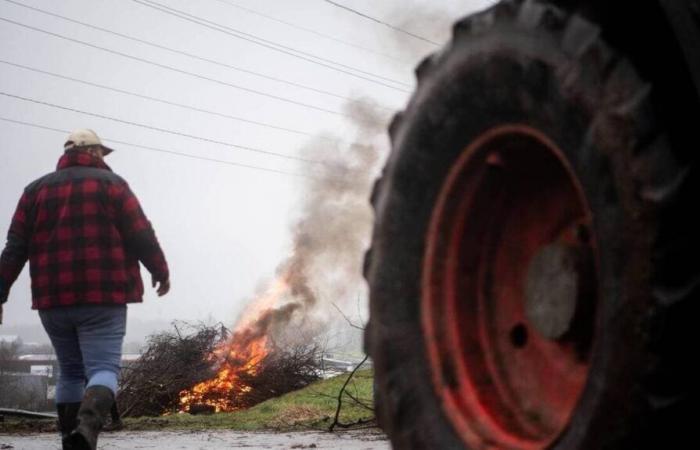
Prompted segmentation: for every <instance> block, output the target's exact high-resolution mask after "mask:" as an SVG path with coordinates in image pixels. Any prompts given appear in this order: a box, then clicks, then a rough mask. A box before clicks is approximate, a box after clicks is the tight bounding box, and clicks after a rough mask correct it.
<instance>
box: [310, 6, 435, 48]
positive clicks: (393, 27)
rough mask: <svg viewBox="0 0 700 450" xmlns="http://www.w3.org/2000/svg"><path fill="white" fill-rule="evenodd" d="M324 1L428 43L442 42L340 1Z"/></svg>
mask: <svg viewBox="0 0 700 450" xmlns="http://www.w3.org/2000/svg"><path fill="white" fill-rule="evenodd" d="M323 1H324V2H326V3H329V4H331V5H333V6H335V7H337V8H341V9H344V10H346V11H349V12H351V13H353V14H356V15H358V16H361V17H364V18H365V19H369V20H371V21H373V22H376V23H378V24H381V25H384V26H385V27H388V28H391V29H392V30H394V31H398V32H399V33H403V34H406V35H408V36H411V37H413V38H415V39H419V40H421V41H423V42H427V43H428V44H432V45H435V46H440V44H439V43H437V42H435V41H431V40H430V39H427V38H424V37H423V36H419V35H417V34H415V33H411V32H410V31H406V30H404V29H403V28H399V27H397V26H394V25H392V24H390V23H386V22H384V21H382V20H379V19H377V18H374V17H372V16H368V15H367V14H365V13H362V12H360V11H357V10H355V9H352V8H349V7H347V6H345V5H341V4H340V3H336V2H334V1H331V0H323Z"/></svg>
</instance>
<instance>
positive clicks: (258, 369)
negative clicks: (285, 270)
mask: <svg viewBox="0 0 700 450" xmlns="http://www.w3.org/2000/svg"><path fill="white" fill-rule="evenodd" d="M287 289H288V288H287V285H286V284H285V283H283V282H279V283H277V284H276V285H275V286H274V287H273V288H272V289H270V290H269V291H268V292H267V293H265V294H264V295H263V296H261V297H258V298H257V299H256V301H254V302H253V303H252V304H251V307H250V308H249V310H248V311H247V312H246V314H245V315H244V317H243V319H241V320H240V321H239V323H238V325H237V327H236V331H235V332H234V333H233V334H232V335H231V337H230V339H228V340H226V341H225V342H223V343H222V344H221V345H219V346H218V348H217V349H216V350H215V351H214V353H213V362H214V367H215V368H216V369H215V374H214V376H213V377H211V378H209V379H207V380H205V381H202V382H200V383H197V384H196V385H194V386H193V387H191V388H189V389H186V390H183V391H182V392H180V411H182V412H197V411H200V410H210V411H215V412H222V411H235V410H238V409H242V408H248V407H250V406H253V405H255V404H257V403H260V402H262V401H265V400H267V399H269V398H272V397H276V396H279V395H282V394H284V393H287V392H291V391H294V390H297V389H300V388H302V387H304V386H306V385H308V384H309V383H311V382H312V381H315V380H316V379H318V378H319V374H320V371H319V368H320V361H321V356H322V355H321V350H320V348H319V346H318V345H317V344H315V343H314V340H313V339H311V340H308V336H307V337H306V339H303V338H302V337H301V336H297V337H296V339H290V336H288V335H284V336H283V335H281V334H279V333H278V332H277V326H278V325H279V324H280V323H288V322H289V321H290V320H291V316H292V315H293V314H294V312H295V311H296V310H297V309H298V308H299V305H298V304H295V303H287V304H285V305H283V306H275V303H278V302H279V301H280V299H281V298H283V297H284V295H285V293H286V291H287Z"/></svg>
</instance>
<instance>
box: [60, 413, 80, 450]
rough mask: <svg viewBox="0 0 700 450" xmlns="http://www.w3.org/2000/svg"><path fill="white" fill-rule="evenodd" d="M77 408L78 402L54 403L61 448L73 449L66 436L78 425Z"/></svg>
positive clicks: (65, 449)
mask: <svg viewBox="0 0 700 450" xmlns="http://www.w3.org/2000/svg"><path fill="white" fill-rule="evenodd" d="M79 409H80V402H75V403H57V404H56V411H57V412H58V431H59V433H61V443H62V444H63V450H73V446H72V445H71V443H70V442H69V441H68V439H67V438H68V436H69V435H70V434H71V433H72V432H73V430H75V428H76V427H77V426H78V410H79Z"/></svg>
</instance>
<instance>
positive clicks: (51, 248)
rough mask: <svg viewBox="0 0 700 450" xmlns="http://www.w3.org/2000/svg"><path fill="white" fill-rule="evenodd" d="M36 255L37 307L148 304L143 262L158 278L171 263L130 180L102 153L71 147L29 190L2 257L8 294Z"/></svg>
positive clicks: (1, 275) (0, 276)
mask: <svg viewBox="0 0 700 450" xmlns="http://www.w3.org/2000/svg"><path fill="white" fill-rule="evenodd" d="M27 259H28V260H29V268H30V275H31V279H32V309H48V308H53V307H60V306H71V305H78V304H106V305H114V304H124V303H133V302H140V301H142V297H143V281H142V280H141V274H140V270H139V261H141V262H142V263H143V264H144V266H146V268H147V269H148V271H149V272H151V274H152V275H153V277H154V278H155V279H156V281H161V282H164V281H167V280H168V278H169V273H168V265H167V263H166V261H165V257H164V256H163V252H162V250H161V248H160V245H159V244H158V240H157V239H156V236H155V233H154V232H153V228H152V227H151V223H150V222H149V221H148V219H147V218H146V216H145V215H144V213H143V211H142V209H141V206H140V205H139V202H138V200H137V199H136V196H135V195H134V194H133V193H132V192H131V190H130V189H129V186H128V184H127V183H126V182H125V181H124V180H123V179H122V178H121V177H119V176H118V175H116V174H114V173H113V172H112V171H111V169H110V168H109V167H108V166H107V165H106V164H105V163H104V162H103V161H102V160H101V159H99V158H96V157H93V156H91V155H90V154H88V153H85V152H78V151H69V152H66V153H65V154H64V155H63V156H62V157H61V159H60V160H59V162H58V168H57V170H56V172H53V173H51V174H48V175H46V176H44V177H42V178H40V179H38V180H36V181H35V182H33V183H32V184H30V185H29V186H27V188H26V189H25V190H24V194H23V195H22V198H21V199H20V201H19V205H18V206H17V211H16V212H15V215H14V217H13V219H12V225H11V226H10V231H9V233H8V237H7V245H6V246H5V250H4V251H3V253H2V256H0V284H1V285H2V286H3V287H4V290H5V292H7V291H9V286H12V284H13V283H14V282H15V280H16V279H17V277H18V276H19V273H20V272H21V271H22V268H23V267H24V264H25V263H26V261H27Z"/></svg>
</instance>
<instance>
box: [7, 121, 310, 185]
mask: <svg viewBox="0 0 700 450" xmlns="http://www.w3.org/2000/svg"><path fill="white" fill-rule="evenodd" d="M0 120H2V121H5V122H9V123H14V124H18V125H24V126H27V127H32V128H38V129H42V130H48V131H54V132H56V133H62V134H67V133H70V131H69V130H63V129H60V128H53V127H49V126H46V125H40V124H37V123H31V122H24V121H21V120H15V119H10V118H8V117H1V116H0ZM102 140H103V141H105V142H112V143H115V144H119V145H126V146H129V147H135V148H140V149H144V150H149V151H153V152H159V153H167V154H170V155H175V156H180V157H184V158H190V159H197V160H201V161H208V162H213V163H218V164H225V165H228V166H235V167H242V168H246V169H252V170H259V171H263V172H271V173H277V174H282V175H290V176H295V177H302V178H316V177H313V176H309V175H304V174H301V173H295V172H287V171H284V170H277V169H270V168H267V167H260V166H254V165H250V164H242V163H237V162H233V161H226V160H223V159H216V158H207V157H206V156H198V155H192V154H189V153H183V152H178V151H175V150H167V149H164V148H159V147H151V146H148V145H141V144H134V143H131V142H126V141H121V140H117V139H111V138H103V139H102Z"/></svg>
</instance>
